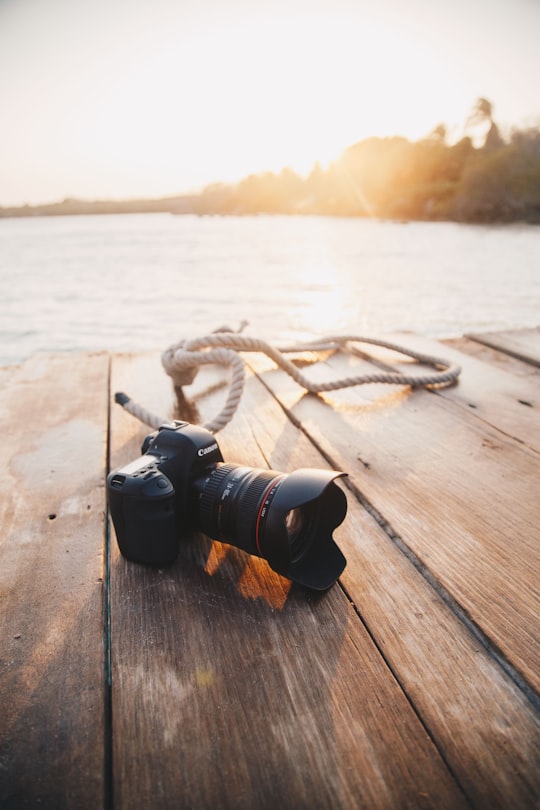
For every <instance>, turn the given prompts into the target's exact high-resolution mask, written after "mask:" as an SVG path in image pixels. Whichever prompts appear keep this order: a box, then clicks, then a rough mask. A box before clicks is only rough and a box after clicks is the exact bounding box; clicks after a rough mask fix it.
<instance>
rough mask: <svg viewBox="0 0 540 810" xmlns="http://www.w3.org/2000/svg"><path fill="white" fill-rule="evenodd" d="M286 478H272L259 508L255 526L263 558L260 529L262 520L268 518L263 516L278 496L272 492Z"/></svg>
mask: <svg viewBox="0 0 540 810" xmlns="http://www.w3.org/2000/svg"><path fill="white" fill-rule="evenodd" d="M284 478H285V476H284V475H276V477H275V478H272V480H271V481H270V483H269V484H268V486H267V488H266V490H265V493H264V495H263V499H262V501H261V505H260V507H259V514H258V515H257V522H256V524H255V544H256V546H257V551H258V552H259V554H260V555H261V557H264V554H263V552H262V551H261V546H260V544H259V528H260V525H261V520H263V519H264V518H266V514H265V515H263V512H264V509H265V507H268V506H270V504H271V503H272V498H273V497H274V495H275V494H276V493H275V492H274V493H272V490H275V489H277V485H278V484H279V483H281V481H283V479H284Z"/></svg>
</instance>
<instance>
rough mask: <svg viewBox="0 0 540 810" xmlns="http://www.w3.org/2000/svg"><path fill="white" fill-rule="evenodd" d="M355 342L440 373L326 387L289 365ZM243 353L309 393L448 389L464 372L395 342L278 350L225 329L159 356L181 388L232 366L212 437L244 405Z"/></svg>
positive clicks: (136, 410) (342, 341)
mask: <svg viewBox="0 0 540 810" xmlns="http://www.w3.org/2000/svg"><path fill="white" fill-rule="evenodd" d="M355 343H365V344H368V345H373V346H381V347H383V348H386V349H391V350H392V351H395V352H398V353H399V354H403V355H406V356H407V357H411V358H412V359H413V360H416V361H417V362H418V363H423V364H425V365H429V366H432V367H433V368H434V369H436V370H435V371H434V372H432V373H431V374H420V375H410V374H402V373H399V372H378V373H373V374H359V375H356V376H351V377H343V378H341V379H337V380H331V381H328V382H325V383H314V382H312V381H311V380H309V379H308V378H307V377H306V376H305V375H304V374H303V373H302V372H301V371H300V369H299V368H298V367H297V366H296V365H294V363H291V361H290V360H288V359H287V358H286V357H285V356H284V355H285V354H289V353H295V354H298V353H299V352H306V351H310V352H320V351H337V350H347V344H355ZM349 351H352V348H351V349H349ZM241 352H258V353H262V354H265V355H267V357H269V358H270V359H271V360H273V361H274V363H276V365H277V366H278V367H279V368H281V369H283V371H286V372H287V374H289V375H290V376H291V377H292V378H293V380H295V382H297V383H298V385H300V386H301V387H302V388H304V389H305V390H306V391H308V392H309V393H310V394H319V393H322V392H324V391H335V390H337V389H339V388H350V387H352V386H355V385H364V384H367V383H388V384H394V385H396V384H397V385H410V386H412V387H413V388H420V387H422V388H431V387H445V386H448V385H451V384H452V383H454V382H455V381H456V380H457V378H458V376H459V374H460V373H461V368H460V367H459V366H458V365H455V364H454V363H451V362H449V361H448V360H444V359H442V358H440V357H432V356H431V355H428V354H423V353H421V352H416V351H413V350H411V349H407V348H404V347H403V346H398V345H397V344H395V343H389V342H388V341H385V340H378V339H375V338H369V337H360V336H356V335H340V336H337V337H328V338H324V339H323V340H318V341H313V342H308V343H302V344H297V345H294V346H286V347H282V348H280V349H277V348H276V347H275V346H272V345H271V344H270V343H267V342H266V341H264V340H260V339H259V338H252V337H248V336H245V335H240V334H238V333H237V332H231V331H226V330H225V329H223V330H220V331H217V332H213V333H212V334H210V335H204V336H203V337H200V338H194V339H191V340H181V341H179V342H178V343H176V344H174V345H173V346H170V347H169V348H168V349H167V350H166V351H165V352H163V354H162V356H161V361H162V364H163V367H164V369H165V371H166V373H167V374H168V375H169V376H170V377H171V379H172V381H173V383H174V385H175V387H177V388H181V387H183V386H185V385H189V384H190V383H192V382H193V379H194V378H195V375H196V373H197V371H198V369H199V367H200V366H201V365H205V364H212V365H221V366H228V367H229V368H230V369H231V380H230V386H229V391H228V394H227V399H226V402H225V405H224V407H223V409H222V410H221V412H220V413H219V414H218V415H217V416H216V417H215V418H214V419H211V420H210V421H209V422H206V423H205V424H204V425H203V427H205V428H206V429H207V430H209V431H211V432H212V433H217V432H218V431H219V430H221V429H222V428H224V427H225V425H227V424H228V423H229V422H230V421H231V419H232V417H233V416H234V414H235V412H236V409H237V408H238V405H239V404H240V400H241V398H242V392H243V390H244V380H245V363H244V360H243V359H242V357H241V356H240V353H241ZM116 401H117V402H119V404H121V405H122V406H123V407H124V408H125V410H127V411H128V412H129V413H131V414H132V415H133V416H135V417H137V419H140V420H141V421H142V422H144V423H145V424H147V425H150V427H153V428H158V427H159V426H160V425H162V424H163V423H164V422H167V421H168V420H167V419H162V418H160V417H158V416H156V415H155V414H153V413H151V412H150V411H148V410H147V409H146V408H143V407H142V406H140V405H138V404H137V403H136V402H134V401H133V400H132V399H130V398H129V397H127V396H126V395H125V394H117V395H116Z"/></svg>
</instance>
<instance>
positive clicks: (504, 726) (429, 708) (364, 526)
mask: <svg viewBox="0 0 540 810" xmlns="http://www.w3.org/2000/svg"><path fill="white" fill-rule="evenodd" d="M439 354H442V352H439ZM312 373H313V372H312ZM327 373H328V372H327ZM264 379H267V376H266V375H265V377H264ZM343 396H344V399H345V397H346V392H343ZM264 398H265V397H264V393H261V391H260V389H259V388H257V387H255V386H249V387H248V388H247V390H246V392H245V397H244V407H245V408H246V409H247V410H248V411H249V413H250V414H251V415H252V417H251V419H250V425H251V429H252V432H253V435H254V437H255V439H256V441H257V444H258V446H259V447H260V448H261V450H262V451H263V452H264V454H265V456H267V457H268V458H270V459H271V461H272V464H273V465H276V466H278V467H281V466H283V465H285V464H291V465H293V466H294V465H296V466H301V465H308V466H311V465H313V466H316V465H317V463H318V458H319V456H318V454H317V452H316V451H315V450H314V448H313V447H312V446H310V444H309V443H308V442H307V441H306V439H305V438H304V439H303V440H298V441H297V442H296V443H293V442H291V441H290V440H289V439H288V438H287V437H284V438H283V440H281V441H276V436H278V437H279V436H280V431H279V426H278V425H276V423H275V422H273V421H269V419H268V414H269V412H270V411H271V409H270V408H269V407H268V405H267V404H265V402H264ZM306 399H307V398H306ZM309 399H313V405H312V407H313V409H314V412H316V407H317V403H318V405H319V420H318V422H319V424H320V427H321V430H325V433H326V441H327V443H328V444H332V443H333V440H334V435H333V433H332V425H331V423H329V421H328V418H327V416H326V410H327V409H326V406H325V405H324V404H323V403H322V402H320V401H319V399H318V398H311V397H310V398H309ZM398 401H401V400H398ZM396 407H397V406H396ZM388 418H392V416H391V414H390V415H389V417H388ZM350 442H351V437H349V443H350ZM348 500H349V513H348V516H347V519H346V521H345V523H344V524H343V526H342V527H340V528H339V530H338V532H337V533H338V536H339V543H340V546H341V547H342V549H343V551H344V552H345V555H346V557H347V560H348V564H347V568H346V569H345V572H344V574H343V576H342V582H343V585H344V587H345V589H346V591H347V593H348V594H349V596H350V598H351V599H352V601H353V602H354V604H355V606H356V608H357V610H358V611H359V613H360V615H361V617H362V620H363V621H364V622H365V623H366V625H367V627H368V629H369V632H370V634H371V635H372V637H373V638H374V639H375V641H376V643H377V645H378V646H379V648H380V649H381V650H382V652H383V654H384V656H385V658H386V660H387V661H388V662H389V665H390V666H391V668H392V671H393V672H394V673H395V675H396V678H397V679H398V681H399V682H400V684H401V685H402V687H403V689H404V690H405V692H406V693H407V695H408V696H409V699H410V700H411V702H412V703H413V705H414V706H415V709H416V711H417V712H418V714H419V716H420V717H421V718H422V721H423V723H424V725H425V726H426V728H428V729H429V732H430V734H431V736H432V737H433V739H434V740H435V742H436V744H437V747H438V748H439V750H440V751H441V752H442V754H443V756H444V758H445V760H446V761H447V762H448V764H449V766H450V767H451V769H452V772H453V773H454V774H455V775H456V778H457V779H458V781H459V783H460V785H461V786H462V787H463V789H464V790H465V792H466V794H467V796H468V798H469V800H470V801H471V804H472V805H473V806H475V807H489V808H501V810H502V809H503V808H516V809H518V808H523V807H534V806H536V804H537V803H538V801H539V799H540V773H539V770H538V767H537V763H538V761H540V716H539V714H538V712H537V711H536V710H535V709H534V707H533V706H532V705H531V703H530V702H529V700H528V699H527V697H526V696H525V695H524V694H523V692H522V691H521V690H520V689H519V688H518V687H517V686H516V684H515V683H514V682H513V681H512V679H511V678H509V677H508V675H507V674H506V673H505V672H504V671H503V669H502V668H501V666H500V665H499V663H498V662H497V660H495V659H494V657H493V656H492V655H491V653H490V651H489V650H487V649H486V648H485V647H484V646H482V644H481V643H480V642H479V640H478V638H476V637H475V636H474V635H473V634H472V633H471V632H470V631H469V629H468V627H467V626H466V625H465V624H464V623H463V622H462V621H461V620H460V619H459V618H458V617H457V616H456V614H455V613H454V611H453V610H452V609H451V608H450V607H449V606H448V605H447V604H446V603H445V601H444V600H443V599H442V598H441V596H440V595H439V594H438V593H437V591H436V590H434V589H433V588H432V587H431V586H430V584H429V583H428V582H427V581H426V579H425V578H424V577H423V576H422V574H421V573H420V572H419V571H418V570H417V569H416V568H415V566H414V565H413V564H412V563H411V561H410V560H409V559H408V557H407V556H406V555H405V554H403V553H402V551H401V550H400V549H399V548H398V546H397V545H396V544H395V543H394V542H393V541H392V539H391V538H390V537H389V536H388V534H387V532H386V531H384V530H383V528H382V527H381V526H380V525H379V524H378V523H377V522H376V521H375V520H374V519H373V518H372V517H371V515H369V514H368V513H367V512H366V510H365V509H363V507H362V506H361V505H360V504H359V503H358V502H357V501H356V499H355V498H354V497H351V496H350V497H349V499H348Z"/></svg>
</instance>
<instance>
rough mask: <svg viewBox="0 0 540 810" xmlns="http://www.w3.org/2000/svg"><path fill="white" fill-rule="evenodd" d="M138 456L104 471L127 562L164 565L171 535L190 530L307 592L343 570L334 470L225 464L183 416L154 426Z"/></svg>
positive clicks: (341, 510) (204, 433) (169, 558)
mask: <svg viewBox="0 0 540 810" xmlns="http://www.w3.org/2000/svg"><path fill="white" fill-rule="evenodd" d="M142 453H143V455H142V456H140V457H139V458H138V459H137V460H136V461H133V462H131V463H130V464H127V465H126V466H125V467H122V468H121V469H119V470H116V471H115V472H112V473H110V474H109V476H108V477H107V492H108V498H109V505H110V510H111V514H112V519H113V522H114V527H115V529H116V537H117V539H118V545H119V547H120V551H121V552H122V554H123V556H124V557H127V559H128V560H133V561H134V562H139V563H146V564H148V565H158V566H161V565H166V564H168V563H172V562H174V560H175V559H176V557H177V554H178V549H179V544H180V541H181V540H182V539H183V538H185V537H187V536H189V535H190V533H192V532H193V531H196V530H199V531H202V532H203V533H204V534H206V535H207V536H208V537H211V538H213V539H214V540H220V541H222V542H224V543H229V544H231V545H234V546H237V547H238V548H241V549H243V550H244V551H247V552H248V554H255V555H256V556H258V557H263V558H264V559H265V560H267V561H268V563H269V564H270V565H271V566H272V568H273V569H274V570H275V571H277V572H278V573H279V574H282V575H283V576H285V577H288V578H289V579H292V580H294V581H295V582H298V583H300V584H302V585H305V586H307V587H309V588H314V589H316V590H325V589H326V588H329V587H330V585H333V583H334V582H335V581H336V579H337V578H338V577H339V575H340V574H341V572H342V571H343V569H344V568H345V565H346V560H345V557H344V556H343V554H342V553H341V551H340V550H339V548H338V547H337V545H336V544H335V542H334V540H333V538H332V532H333V530H334V529H335V528H336V526H339V524H340V523H341V522H342V521H343V519H344V517H345V514H346V512H347V499H346V498H345V494H344V492H343V491H342V490H341V489H340V488H339V487H338V486H337V485H336V484H335V483H334V479H335V478H337V477H339V476H341V475H342V473H337V472H331V471H326V470H308V469H303V470H297V471H296V472H293V473H291V474H290V475H287V474H285V473H280V472H276V471H275V470H262V469H261V470H259V469H253V468H251V467H243V466H240V465H238V464H225V463H224V462H223V456H222V455H221V451H220V449H219V447H218V443H217V442H216V439H215V436H214V435H213V434H212V433H210V432H209V431H208V430H205V428H202V427H198V426H196V425H190V424H188V423H187V422H174V423H172V424H166V425H163V426H162V427H160V429H159V430H158V431H157V433H153V434H151V435H150V436H148V437H147V438H146V439H145V441H144V443H143V446H142Z"/></svg>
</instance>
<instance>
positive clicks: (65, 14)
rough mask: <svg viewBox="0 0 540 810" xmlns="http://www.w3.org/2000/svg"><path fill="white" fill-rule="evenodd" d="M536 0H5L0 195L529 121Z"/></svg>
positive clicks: (333, 152) (277, 166)
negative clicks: (486, 111) (478, 119)
mask: <svg viewBox="0 0 540 810" xmlns="http://www.w3.org/2000/svg"><path fill="white" fill-rule="evenodd" d="M539 42H540V0H445V1H443V0H259V2H257V0H0V205H19V204H25V203H30V204H33V203H40V202H50V201H56V200H61V199H64V198H66V197H77V198H83V199H96V198H99V199H124V198H133V197H159V196H166V195H172V194H178V193H183V192H188V191H194V190H197V189H200V188H202V187H203V186H204V185H206V184H208V183H211V182H214V181H219V180H223V181H228V182H231V181H236V180H239V179H241V178H242V177H245V176H246V175H248V174H249V173H252V172H256V173H258V172H262V171H266V170H268V171H280V170H281V169H282V168H283V167H285V166H290V167H292V168H293V169H295V170H296V171H298V172H300V173H302V174H307V173H308V172H309V171H310V169H311V168H312V166H313V164H314V163H315V161H320V163H321V164H322V165H323V166H324V165H326V164H327V163H328V162H329V161H331V160H333V159H335V158H337V157H338V156H339V154H340V152H341V151H342V150H343V149H345V148H346V147H348V146H350V145H351V144H353V143H356V142H357V141H359V140H361V139H363V138H366V137H369V136H372V135H375V136H380V137H385V136H391V135H403V136H405V137H407V138H410V139H412V140H416V139H418V138H420V137H423V136H425V135H427V134H428V133H429V132H430V131H431V130H432V129H433V128H434V127H435V126H436V125H438V124H440V123H444V124H446V125H447V127H448V131H449V133H450V135H451V137H453V138H454V139H457V138H458V137H459V136H460V135H461V134H463V125H464V122H465V120H466V118H467V115H468V114H469V112H470V111H471V108H472V107H473V105H474V102H475V100H476V99H477V98H478V97H480V96H483V97H485V98H488V99H489V100H490V101H491V102H492V104H493V106H494V118H495V120H496V121H497V123H498V124H499V125H500V126H501V128H502V129H503V131H505V129H506V130H508V131H509V130H510V128H511V127H520V128H524V127H527V126H537V125H540V93H539V92H538V77H539V76H540V47H539V46H538V43H539Z"/></svg>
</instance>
